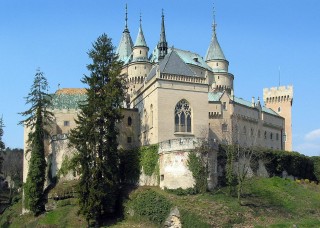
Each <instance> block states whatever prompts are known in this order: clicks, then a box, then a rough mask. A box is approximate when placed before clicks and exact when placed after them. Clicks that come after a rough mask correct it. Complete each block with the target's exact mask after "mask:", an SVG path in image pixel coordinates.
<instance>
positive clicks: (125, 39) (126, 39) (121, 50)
mask: <svg viewBox="0 0 320 228" xmlns="http://www.w3.org/2000/svg"><path fill="white" fill-rule="evenodd" d="M132 47H133V42H132V39H131V36H130V32H129V28H128V6H127V4H126V7H125V26H124V30H123V33H122V37H121V40H120V43H119V45H118V48H117V51H116V53H117V54H118V58H119V60H122V61H124V62H125V61H126V60H127V59H128V57H129V56H130V54H131V53H132Z"/></svg>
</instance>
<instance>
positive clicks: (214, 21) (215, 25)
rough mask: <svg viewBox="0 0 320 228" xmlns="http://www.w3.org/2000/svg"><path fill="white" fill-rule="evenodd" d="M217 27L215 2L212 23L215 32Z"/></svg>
mask: <svg viewBox="0 0 320 228" xmlns="http://www.w3.org/2000/svg"><path fill="white" fill-rule="evenodd" d="M216 28H217V24H216V11H215V8H214V4H213V24H212V29H213V32H214V33H216Z"/></svg>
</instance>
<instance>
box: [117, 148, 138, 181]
mask: <svg viewBox="0 0 320 228" xmlns="http://www.w3.org/2000/svg"><path fill="white" fill-rule="evenodd" d="M119 159H120V164H119V171H120V181H121V183H123V184H132V185H136V184H137V183H138V181H139V177H140V170H141V165H140V155H139V150H138V149H132V150H123V149H121V150H119Z"/></svg>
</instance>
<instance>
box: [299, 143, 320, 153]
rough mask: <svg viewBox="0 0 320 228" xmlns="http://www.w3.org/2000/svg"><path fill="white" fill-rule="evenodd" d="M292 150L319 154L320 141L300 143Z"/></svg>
mask: <svg viewBox="0 0 320 228" xmlns="http://www.w3.org/2000/svg"><path fill="white" fill-rule="evenodd" d="M294 151H298V152H299V153H302V154H304V155H307V156H320V143H312V142H311V143H302V144H299V145H297V146H296V147H295V148H294Z"/></svg>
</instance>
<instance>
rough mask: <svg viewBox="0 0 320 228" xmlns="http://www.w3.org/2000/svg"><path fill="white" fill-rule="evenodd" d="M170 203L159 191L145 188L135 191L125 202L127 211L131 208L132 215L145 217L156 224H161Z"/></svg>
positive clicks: (166, 214) (170, 205)
mask: <svg viewBox="0 0 320 228" xmlns="http://www.w3.org/2000/svg"><path fill="white" fill-rule="evenodd" d="M171 207H172V204H171V203H170V201H169V200H167V199H166V198H165V197H164V196H162V195H160V194H159V193H157V192H155V191H153V190H151V189H147V190H145V191H137V192H135V193H134V194H133V195H132V196H131V200H130V201H129V202H128V204H127V211H129V210H133V211H134V215H138V216H142V217H145V218H147V219H148V220H149V221H152V222H154V223H156V224H158V225H160V224H162V223H163V222H164V221H165V219H166V218H167V216H168V215H169V213H170V209H171Z"/></svg>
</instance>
